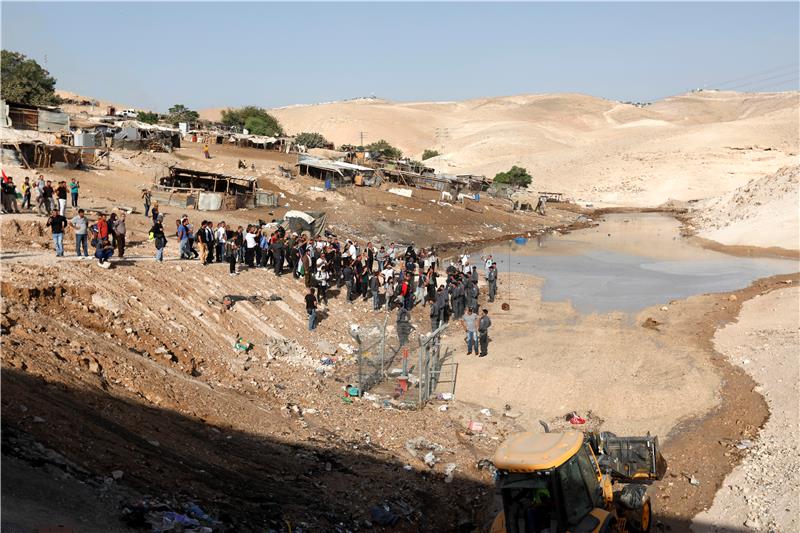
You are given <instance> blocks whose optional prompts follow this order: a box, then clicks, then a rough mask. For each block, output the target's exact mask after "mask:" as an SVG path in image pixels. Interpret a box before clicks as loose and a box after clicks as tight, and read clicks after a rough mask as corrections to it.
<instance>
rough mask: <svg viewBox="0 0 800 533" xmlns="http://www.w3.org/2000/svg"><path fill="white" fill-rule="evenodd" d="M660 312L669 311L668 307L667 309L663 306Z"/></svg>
mask: <svg viewBox="0 0 800 533" xmlns="http://www.w3.org/2000/svg"><path fill="white" fill-rule="evenodd" d="M661 310H662V311H669V307H667V306H666V305H663V306H661Z"/></svg>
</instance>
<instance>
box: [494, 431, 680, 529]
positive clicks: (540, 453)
mask: <svg viewBox="0 0 800 533" xmlns="http://www.w3.org/2000/svg"><path fill="white" fill-rule="evenodd" d="M493 463H494V466H495V468H496V469H497V475H496V484H497V489H498V492H499V495H500V496H501V498H502V504H503V511H502V512H501V513H500V514H499V515H498V516H497V517H495V519H494V521H493V523H492V526H491V529H490V531H491V533H589V532H592V533H608V532H618V533H628V532H630V533H646V532H648V531H650V524H651V521H652V516H651V513H652V510H651V506H650V498H649V497H648V495H647V494H646V491H647V484H648V483H650V482H652V481H654V480H659V479H661V478H662V477H663V476H664V474H665V473H666V469H667V464H666V462H665V461H664V458H663V457H662V456H661V453H660V452H659V449H658V437H650V436H649V434H648V435H647V436H646V437H617V436H616V435H614V434H613V433H607V432H604V433H599V434H598V433H590V434H583V433H581V432H578V431H567V432H564V433H532V432H526V433H520V434H517V435H514V436H512V437H510V438H509V439H508V440H507V441H506V442H505V443H503V444H502V445H501V446H500V447H499V448H498V449H497V452H496V453H495V456H494V459H493Z"/></svg>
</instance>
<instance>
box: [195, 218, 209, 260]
mask: <svg viewBox="0 0 800 533" xmlns="http://www.w3.org/2000/svg"><path fill="white" fill-rule="evenodd" d="M207 225H208V222H207V221H205V220H202V221H201V222H200V229H199V230H197V240H198V241H200V258H201V259H202V260H203V266H205V265H206V264H207V263H208V261H207V260H206V258H207V257H208V241H207V240H206V226H207Z"/></svg>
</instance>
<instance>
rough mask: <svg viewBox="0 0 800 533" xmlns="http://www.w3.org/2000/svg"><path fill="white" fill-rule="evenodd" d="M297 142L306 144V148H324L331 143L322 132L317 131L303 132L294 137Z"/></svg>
mask: <svg viewBox="0 0 800 533" xmlns="http://www.w3.org/2000/svg"><path fill="white" fill-rule="evenodd" d="M294 142H295V144H299V145H302V146H305V147H306V148H324V147H325V146H326V145H328V144H330V143H329V142H328V139H326V138H325V137H324V136H323V135H322V134H321V133H317V132H303V133H300V134H299V135H297V136H296V137H295V138H294Z"/></svg>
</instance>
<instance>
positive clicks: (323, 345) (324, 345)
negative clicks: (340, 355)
mask: <svg viewBox="0 0 800 533" xmlns="http://www.w3.org/2000/svg"><path fill="white" fill-rule="evenodd" d="M317 348H319V351H320V352H322V353H323V354H324V355H334V354H335V353H336V346H334V345H333V343H332V342H328V341H326V340H321V341H317Z"/></svg>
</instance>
